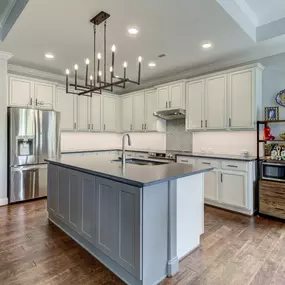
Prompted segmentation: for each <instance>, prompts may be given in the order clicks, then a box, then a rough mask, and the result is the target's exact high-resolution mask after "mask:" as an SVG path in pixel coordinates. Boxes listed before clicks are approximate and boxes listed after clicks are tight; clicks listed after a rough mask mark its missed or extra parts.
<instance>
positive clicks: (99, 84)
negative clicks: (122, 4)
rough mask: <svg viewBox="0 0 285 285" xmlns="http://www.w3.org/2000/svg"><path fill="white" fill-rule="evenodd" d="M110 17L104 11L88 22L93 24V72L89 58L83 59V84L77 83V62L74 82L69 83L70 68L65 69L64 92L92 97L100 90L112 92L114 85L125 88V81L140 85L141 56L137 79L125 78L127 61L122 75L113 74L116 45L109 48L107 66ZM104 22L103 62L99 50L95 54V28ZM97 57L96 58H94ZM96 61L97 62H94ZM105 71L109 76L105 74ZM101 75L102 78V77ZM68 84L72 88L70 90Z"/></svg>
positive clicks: (100, 91)
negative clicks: (108, 63) (109, 56)
mask: <svg viewBox="0 0 285 285" xmlns="http://www.w3.org/2000/svg"><path fill="white" fill-rule="evenodd" d="M109 17H110V15H109V14H107V13H106V12H103V11H102V12H100V13H99V14H98V15H96V16H95V17H94V18H93V19H91V20H90V22H91V23H92V24H93V31H94V43H93V74H90V75H89V65H90V60H89V59H88V58H87V59H85V80H84V85H80V84H78V69H79V66H78V64H75V65H74V83H69V81H70V80H69V76H70V70H69V69H66V72H65V73H66V93H69V94H76V95H79V96H80V95H84V96H88V97H92V94H93V93H99V94H101V93H102V90H106V91H111V92H113V89H114V86H116V87H120V88H126V83H127V82H130V83H133V84H137V85H140V77H141V62H142V57H141V56H139V57H138V79H137V81H134V80H130V79H129V78H127V66H128V64H127V62H126V61H125V62H124V63H123V74H124V75H123V77H118V76H114V71H115V66H114V65H115V53H116V46H115V45H112V48H111V56H112V63H111V66H110V67H109V68H108V67H107V48H106V37H107V19H108V18H109ZM102 23H104V39H103V40H104V43H103V63H102V62H101V61H102V54H101V53H100V52H99V53H98V54H97V56H96V28H97V26H99V25H101V24H102ZM96 59H97V60H96ZM96 61H97V64H96ZM107 72H108V73H109V76H107ZM102 77H103V78H102ZM107 77H109V79H110V80H109V81H107ZM69 86H71V87H72V89H74V91H71V90H70V89H69Z"/></svg>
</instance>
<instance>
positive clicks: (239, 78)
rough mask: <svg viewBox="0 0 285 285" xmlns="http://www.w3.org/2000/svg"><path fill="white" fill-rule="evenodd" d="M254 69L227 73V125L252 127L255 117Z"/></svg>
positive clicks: (239, 127) (241, 127)
mask: <svg viewBox="0 0 285 285" xmlns="http://www.w3.org/2000/svg"><path fill="white" fill-rule="evenodd" d="M254 73H255V72H254V69H248V70H242V71H237V72H233V73H230V75H229V122H228V124H229V127H230V128H232V129H234V128H237V129H244V128H253V127H254V124H255V122H256V119H255V114H256V113H255V111H254V109H255V108H256V106H255V86H254V85H255V81H254Z"/></svg>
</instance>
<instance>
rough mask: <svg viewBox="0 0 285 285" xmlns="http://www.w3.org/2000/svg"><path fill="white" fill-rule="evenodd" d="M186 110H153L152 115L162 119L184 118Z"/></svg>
mask: <svg viewBox="0 0 285 285" xmlns="http://www.w3.org/2000/svg"><path fill="white" fill-rule="evenodd" d="M185 114H186V111H185V110H183V109H171V110H163V111H157V112H154V113H153V115H154V116H156V117H158V118H161V119H164V120H176V119H184V118H185Z"/></svg>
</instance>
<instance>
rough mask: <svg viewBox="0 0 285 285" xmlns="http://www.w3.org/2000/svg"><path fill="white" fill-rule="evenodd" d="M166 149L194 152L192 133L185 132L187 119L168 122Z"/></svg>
mask: <svg viewBox="0 0 285 285" xmlns="http://www.w3.org/2000/svg"><path fill="white" fill-rule="evenodd" d="M166 149H167V150H180V151H192V132H189V131H188V132H187V131H186V130H185V119H179V120H169V121H167V123H166Z"/></svg>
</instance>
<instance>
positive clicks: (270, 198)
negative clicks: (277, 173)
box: [259, 180, 285, 219]
mask: <svg viewBox="0 0 285 285" xmlns="http://www.w3.org/2000/svg"><path fill="white" fill-rule="evenodd" d="M259 211H260V213H262V214H266V215H269V216H273V217H277V218H281V219H285V183H282V182H273V181H263V180H261V181H260V182H259Z"/></svg>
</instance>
